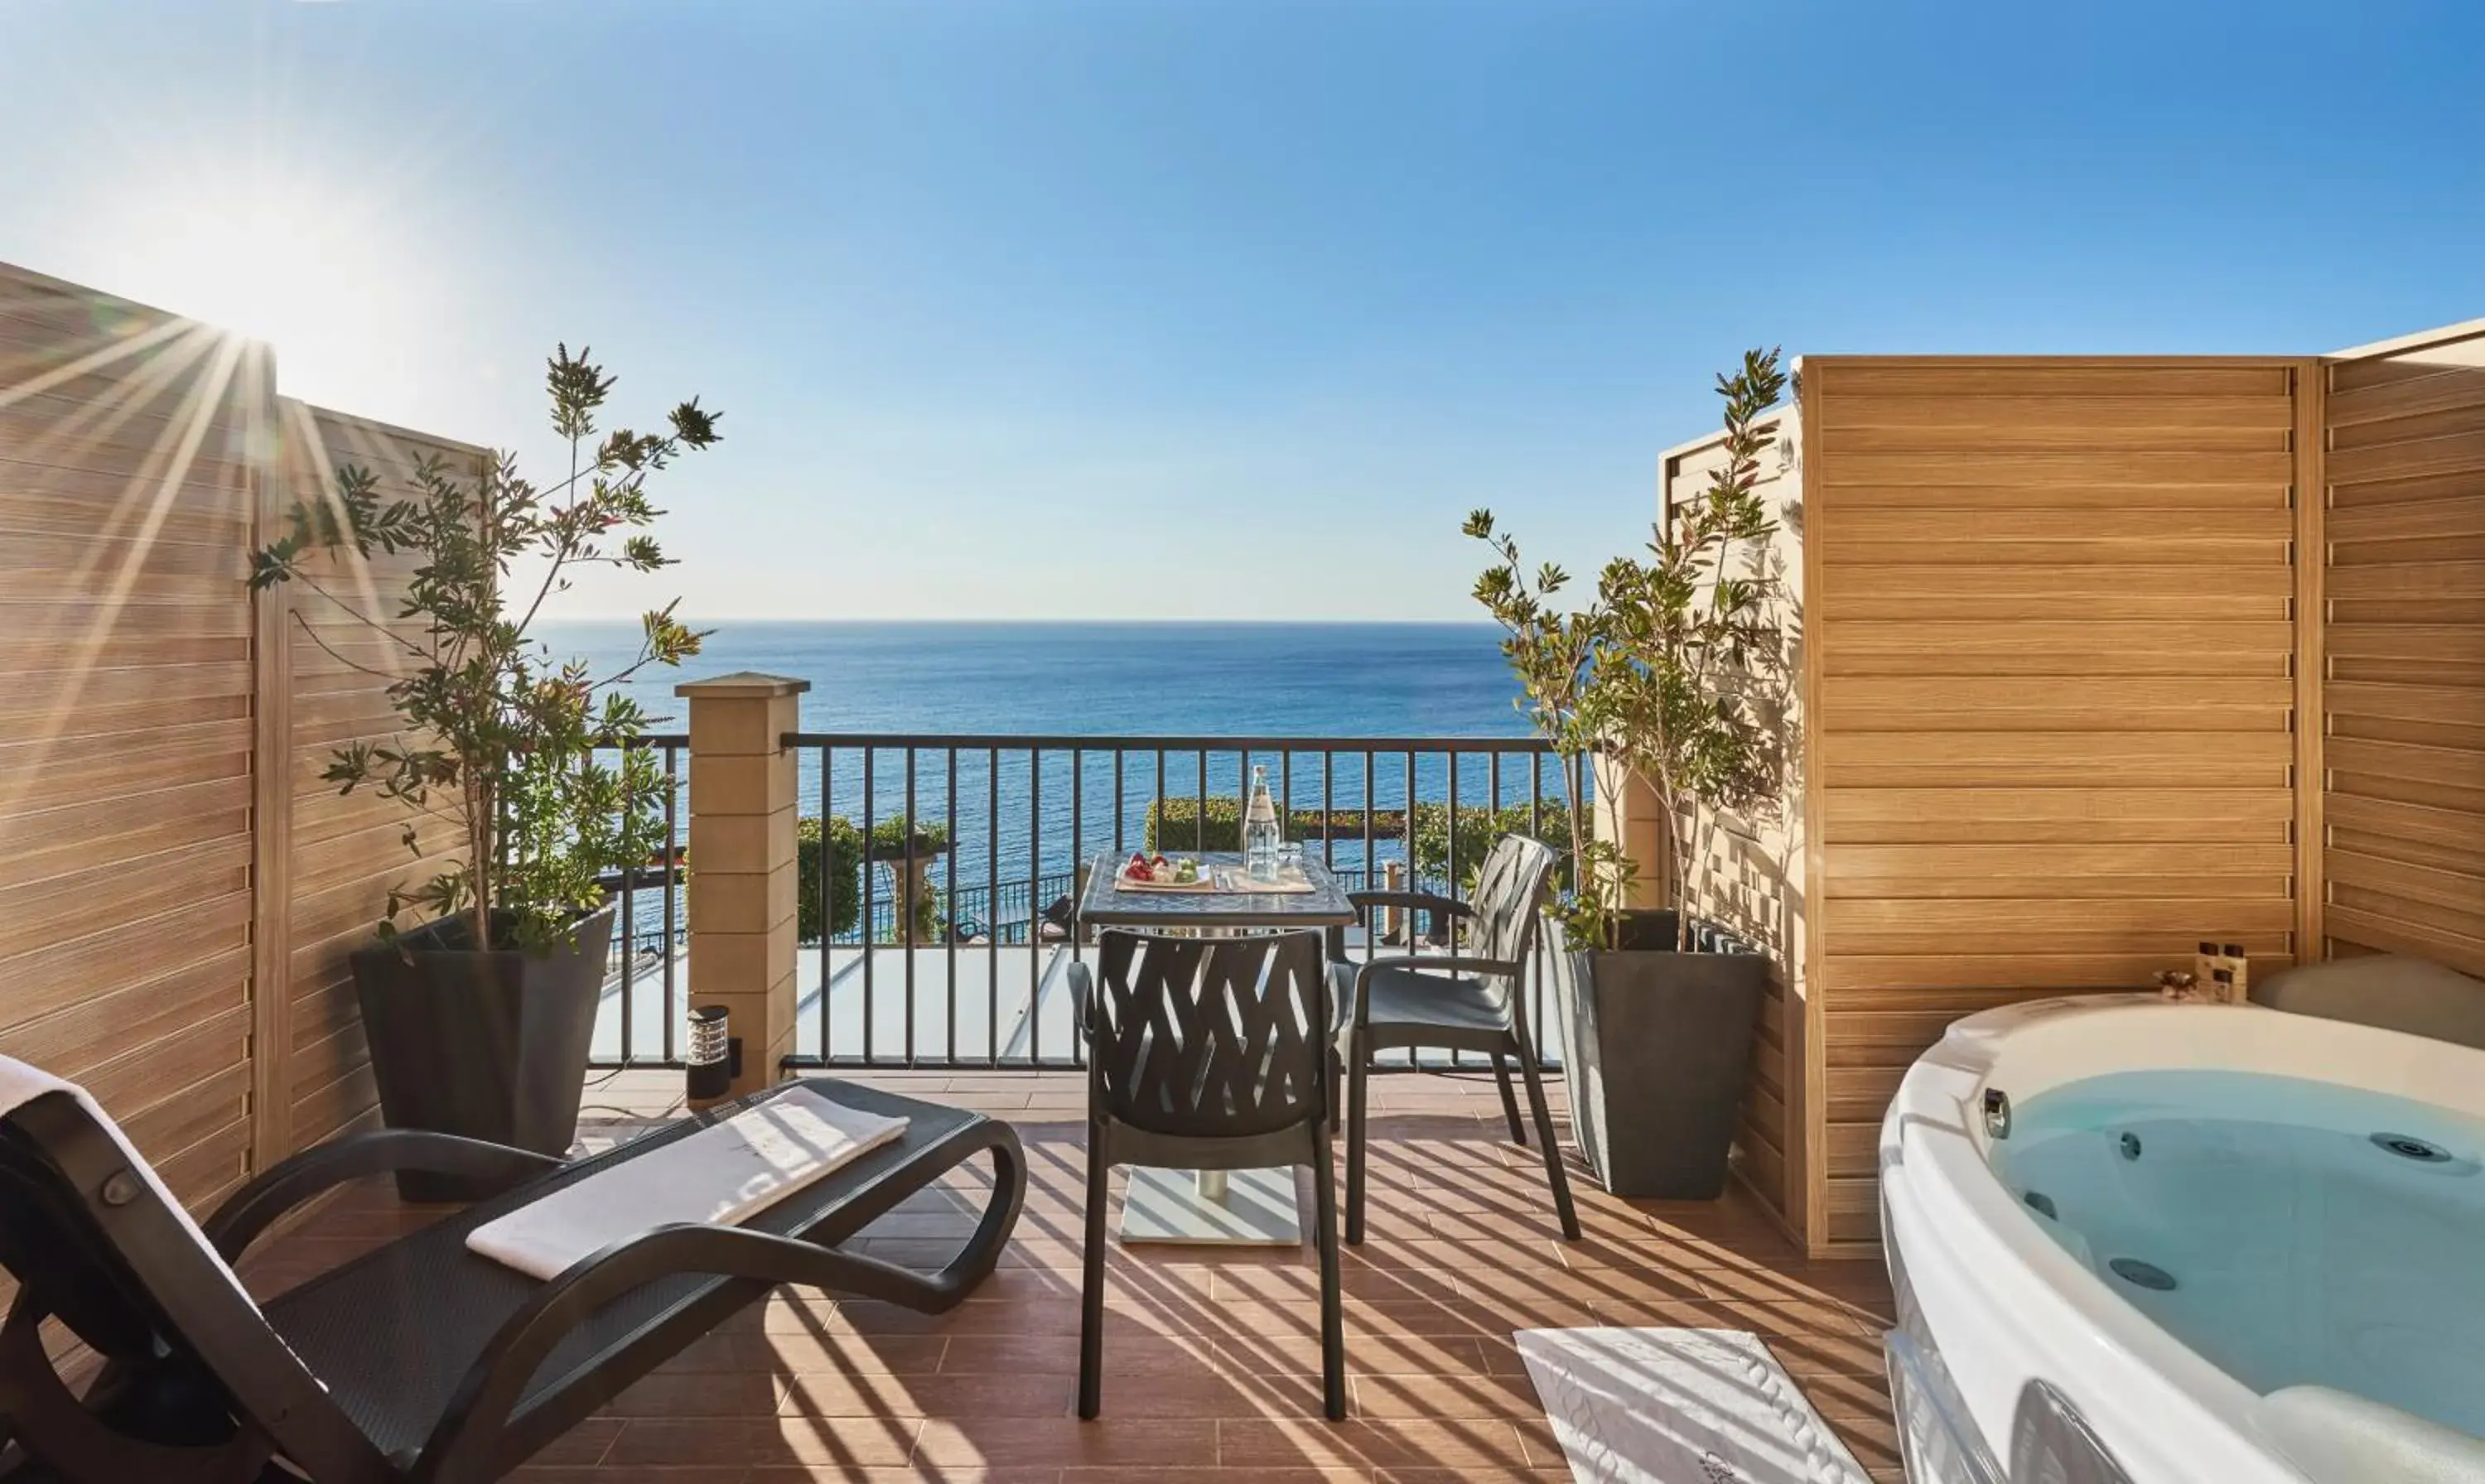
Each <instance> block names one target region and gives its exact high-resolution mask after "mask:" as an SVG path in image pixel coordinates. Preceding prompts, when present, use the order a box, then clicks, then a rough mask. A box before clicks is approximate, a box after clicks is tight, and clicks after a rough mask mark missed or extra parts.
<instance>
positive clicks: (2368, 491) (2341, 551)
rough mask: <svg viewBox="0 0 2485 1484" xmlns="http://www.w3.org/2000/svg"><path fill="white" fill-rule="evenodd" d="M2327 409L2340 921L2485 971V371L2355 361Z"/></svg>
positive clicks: (2327, 757) (2330, 771)
mask: <svg viewBox="0 0 2485 1484" xmlns="http://www.w3.org/2000/svg"><path fill="white" fill-rule="evenodd" d="M2328 408H2329V427H2330V441H2331V448H2330V450H2329V453H2328V456H2327V462H2328V468H2329V472H2330V479H2331V481H2332V485H2333V493H2334V499H2335V501H2336V506H2337V508H2335V509H2334V510H2333V511H2331V513H2330V534H2331V540H2330V543H2329V558H2330V565H2329V567H2328V570H2327V572H2326V578H2327V582H2328V590H2329V598H2330V603H2331V610H2330V623H2329V625H2328V628H2327V631H2326V634H2325V635H2324V638H2325V644H2326V648H2327V651H2328V657H2329V658H2328V665H2329V671H2330V678H2329V684H2328V687H2327V689H2326V695H2325V702H2326V711H2327V716H2326V719H2325V727H2324V730H2325V733H2326V738H2325V746H2324V769H2323V771H2324V778H2323V784H2324V795H2323V815H2324V818H2325V820H2326V823H2327V824H2328V836H2327V840H2326V850H2324V852H2323V856H2322V864H2323V870H2324V875H2325V878H2326V879H2325V892H2326V897H2327V910H2326V914H2325V918H2326V920H2325V931H2326V933H2327V936H2328V938H2329V940H2330V944H2331V946H2332V947H2333V949H2334V950H2338V951H2354V950H2364V951H2373V952H2387V953H2409V954H2417V955H2420V956H2423V957H2427V958H2438V959H2440V960H2442V961H2444V962H2446V963H2449V964H2451V965H2452V966H2454V967H2457V968H2463V969H2466V970H2468V971H2469V972H2471V973H2477V972H2485V370H2479V369H2476V368H2474V367H2449V368H2444V367H2443V366H2441V365H2439V364H2435V363H2432V362H2428V361H2424V360H2422V359H2421V358H2411V359H2409V360H2406V361H2394V360H2391V359H2389V358H2379V359H2376V360H2373V361H2368V362H2364V363H2351V364H2341V365H2338V366H2335V367H2333V369H2332V376H2331V390H2330V395H2329V399H2328Z"/></svg>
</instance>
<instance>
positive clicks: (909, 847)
mask: <svg viewBox="0 0 2485 1484" xmlns="http://www.w3.org/2000/svg"><path fill="white" fill-rule="evenodd" d="M898 828H900V829H901V830H903V831H905V837H904V839H903V840H901V841H900V842H899V845H898V849H899V850H903V851H904V852H905V853H904V854H902V855H900V856H899V857H898V861H897V866H898V869H899V870H900V871H903V872H905V873H906V875H905V877H903V879H902V880H901V881H900V883H899V886H898V891H899V894H900V895H901V896H902V897H903V898H904V899H905V901H904V904H902V905H901V906H900V907H899V909H898V910H900V911H901V912H903V913H905V914H906V915H905V916H903V917H902V918H900V919H899V920H898V923H897V931H896V934H895V936H896V938H897V941H898V942H900V943H902V944H904V945H905V954H906V1065H907V1066H914V1065H915V929H916V928H917V927H918V926H919V924H918V923H917V922H916V919H915V913H916V910H917V908H916V905H915V892H916V890H917V888H916V886H915V850H916V849H917V846H916V840H917V838H918V831H917V830H916V829H915V746H914V744H913V743H912V742H910V743H908V744H907V747H906V823H903V824H901V825H899V826H898Z"/></svg>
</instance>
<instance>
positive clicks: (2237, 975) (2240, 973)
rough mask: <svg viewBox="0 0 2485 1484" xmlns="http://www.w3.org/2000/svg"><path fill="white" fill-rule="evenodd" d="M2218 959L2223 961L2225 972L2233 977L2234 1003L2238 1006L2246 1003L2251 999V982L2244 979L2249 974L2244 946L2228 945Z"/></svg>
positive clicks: (2238, 944)
mask: <svg viewBox="0 0 2485 1484" xmlns="http://www.w3.org/2000/svg"><path fill="white" fill-rule="evenodd" d="M2218 957H2219V958H2222V959H2223V960H2225V968H2226V972H2227V973H2228V974H2229V975H2231V976H2233V979H2234V985H2235V996H2234V1002H2235V1003H2236V1004H2238V1005H2242V1004H2244V1003H2246V1002H2248V1001H2249V1000H2250V999H2251V998H2252V993H2251V988H2252V982H2251V981H2250V980H2249V979H2248V978H2247V977H2246V975H2247V974H2248V973H2249V972H2250V967H2249V964H2248V962H2247V960H2246V959H2245V958H2244V946H2243V945H2242V944H2241V943H2229V944H2227V945H2226V952H2224V953H2222V954H2220V955H2219V956H2218Z"/></svg>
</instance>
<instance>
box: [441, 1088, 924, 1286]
mask: <svg viewBox="0 0 2485 1484" xmlns="http://www.w3.org/2000/svg"><path fill="white" fill-rule="evenodd" d="M905 1132H906V1120H904V1119H892V1118H884V1117H882V1116H881V1115H879V1114H877V1113H865V1112H863V1111H862V1110H861V1109H860V1108H849V1107H846V1106H845V1105H844V1104H842V1103H834V1102H831V1101H830V1100H829V1099H827V1098H826V1097H823V1096H821V1095H820V1094H819V1093H814V1092H812V1091H811V1090H810V1089H809V1088H807V1087H797V1088H792V1089H789V1090H787V1091H785V1092H783V1093H778V1094H777V1095H776V1096H775V1097H772V1098H769V1099H768V1100H767V1101H766V1102H763V1103H761V1104H759V1105H758V1106H757V1107H753V1108H746V1109H744V1110H743V1111H742V1112H740V1113H737V1114H735V1115H733V1116H732V1117H731V1118H728V1119H726V1120H724V1121H723V1122H721V1123H716V1124H713V1125H711V1126H709V1127H706V1128H703V1129H700V1130H699V1131H698V1132H697V1133H695V1134H692V1135H691V1136H690V1137H688V1138H686V1139H676V1140H674V1141H673V1142H672V1143H670V1144H668V1145H665V1146H663V1147H659V1148H654V1149H650V1150H648V1151H647V1152H646V1153H644V1154H641V1155H637V1156H635V1157H633V1158H630V1159H625V1160H622V1161H620V1162H619V1163H617V1164H615V1165H614V1166H613V1167H612V1168H611V1169H609V1170H601V1171H598V1172H596V1173H595V1174H590V1175H588V1176H587V1178H586V1179H583V1180H580V1181H578V1182H577V1183H576V1184H574V1185H565V1186H563V1187H561V1188H560V1190H557V1191H554V1192H553V1193H552V1194H551V1195H548V1196H546V1197H544V1198H543V1199H542V1200H540V1201H530V1202H529V1203H527V1204H526V1205H523V1206H520V1207H519V1208H518V1209H516V1210H514V1211H511V1212H510V1213H509V1214H508V1215H506V1216H504V1217H501V1218H500V1219H498V1220H497V1221H490V1222H486V1223H484V1224H483V1225H482V1226H480V1227H478V1228H475V1229H474V1230H473V1231H472V1232H469V1233H468V1234H467V1237H466V1246H467V1248H468V1249H469V1250H470V1251H473V1252H476V1253H478V1254H480V1255H483V1256H486V1257H489V1258H491V1259H492V1260H493V1261H495V1262H501V1263H505V1264H507V1265H508V1266H510V1267H513V1268H516V1269H517V1270H518V1271H519V1272H521V1273H525V1274H527V1275H529V1276H531V1277H534V1278H540V1279H546V1280H549V1279H552V1278H556V1277H558V1276H560V1273H561V1272H562V1271H564V1270H565V1269H567V1268H568V1267H569V1266H570V1265H571V1264H573V1263H575V1262H577V1261H578V1260H579V1259H580V1258H582V1257H587V1256H591V1255H594V1254H596V1253H599V1252H602V1251H603V1250H604V1249H605V1248H607V1247H610V1246H612V1245H613V1244H614V1243H615V1242H618V1241H620V1240H622V1239H623V1238H625V1237H633V1236H637V1235H638V1234H639V1233H640V1232H642V1231H645V1230H647V1229H648V1228H651V1227H662V1226H667V1225H669V1224H671V1223H674V1222H700V1223H705V1224H708V1225H712V1226H720V1227H738V1226H740V1225H741V1224H742V1223H744V1222H746V1221H748V1220H750V1219H751V1217H752V1216H754V1215H756V1214H758V1213H759V1212H761V1211H764V1210H766V1209H767V1208H768V1207H770V1206H772V1205H774V1204H776V1203H777V1202H778V1201H782V1200H784V1199H785V1198H786V1197H787V1196H790V1195H792V1194H794V1193H795V1192H796V1191H798V1190H801V1189H802V1188H803V1187H805V1186H806V1185H809V1184H811V1183H812V1182H813V1181H815V1180H818V1179H820V1178H822V1177H823V1176H825V1175H829V1174H833V1173H835V1172H836V1171H838V1170H840V1169H842V1168H844V1167H845V1166H847V1165H850V1164H852V1163H854V1162H855V1161H856V1160H858V1159H860V1158H861V1157H862V1156H863V1155H864V1154H867V1153H869V1152H870V1151H871V1150H873V1149H876V1148H878V1147H881V1146H882V1145H884V1144H887V1143H889V1142H890V1141H891V1140H894V1139H896V1138H898V1137H899V1136H900V1135H902V1134H904V1133H905Z"/></svg>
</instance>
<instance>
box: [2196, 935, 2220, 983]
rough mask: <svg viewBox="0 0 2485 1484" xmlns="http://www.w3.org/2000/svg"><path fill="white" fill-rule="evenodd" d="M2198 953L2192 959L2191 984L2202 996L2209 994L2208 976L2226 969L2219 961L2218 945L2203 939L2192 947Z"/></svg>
mask: <svg viewBox="0 0 2485 1484" xmlns="http://www.w3.org/2000/svg"><path fill="white" fill-rule="evenodd" d="M2194 946H2195V947H2196V948H2197V949H2198V953H2196V954H2194V955H2193V957H2192V983H2193V984H2194V985H2198V988H2199V990H2200V992H2201V993H2202V994H2207V993H2208V992H2209V976H2210V975H2212V974H2214V973H2216V972H2217V971H2218V970H2220V969H2222V968H2224V967H2226V965H2225V964H2224V963H2222V962H2220V961H2219V958H2218V945H2217V944H2215V943H2212V942H2210V941H2209V940H2208V939H2206V938H2203V939H2201V940H2200V941H2199V942H2198V944H2196V945H2194Z"/></svg>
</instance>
